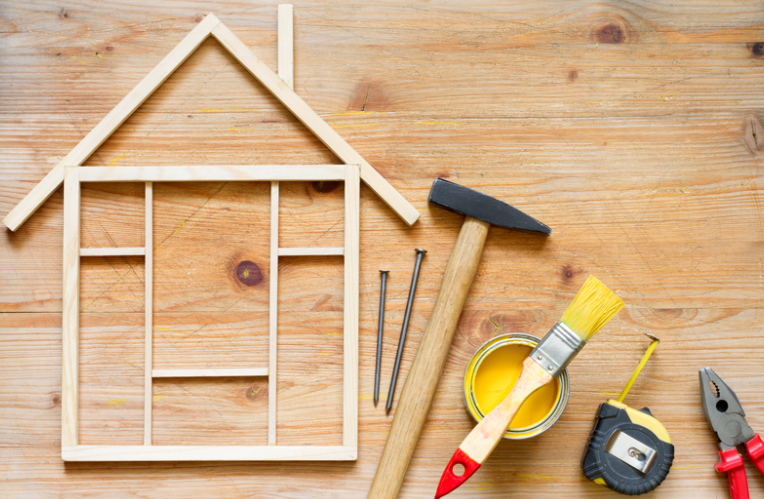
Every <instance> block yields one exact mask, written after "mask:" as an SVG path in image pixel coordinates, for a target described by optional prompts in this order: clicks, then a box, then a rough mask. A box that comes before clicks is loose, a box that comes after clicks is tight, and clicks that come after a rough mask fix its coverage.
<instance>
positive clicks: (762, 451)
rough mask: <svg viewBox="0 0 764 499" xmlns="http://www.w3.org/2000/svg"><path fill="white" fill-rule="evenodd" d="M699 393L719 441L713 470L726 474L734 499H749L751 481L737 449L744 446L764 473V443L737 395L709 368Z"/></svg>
mask: <svg viewBox="0 0 764 499" xmlns="http://www.w3.org/2000/svg"><path fill="white" fill-rule="evenodd" d="M700 394H701V398H702V399H703V412H705V413H706V419H707V420H708V424H710V425H711V428H713V430H714V431H715V432H716V436H717V437H718V438H719V457H720V460H719V462H718V463H716V465H715V466H714V467H715V468H716V471H718V472H719V473H727V477H728V478H729V481H730V497H731V498H732V499H748V481H747V479H746V477H745V467H744V466H743V457H742V456H741V455H740V454H738V452H737V446H738V445H743V444H745V448H746V451H747V453H748V458H749V459H750V460H751V462H753V464H754V465H756V468H758V469H759V471H760V472H762V473H764V443H762V441H761V437H759V435H758V434H756V433H754V432H753V430H752V429H751V427H750V426H748V423H747V422H746V420H745V411H743V407H742V406H741V405H740V402H738V400H737V396H736V395H735V392H733V391H732V390H731V389H730V387H729V386H727V384H726V383H725V382H724V381H722V379H721V378H720V377H719V376H717V375H716V373H715V372H714V371H713V370H712V369H711V368H710V367H704V368H703V369H701V370H700Z"/></svg>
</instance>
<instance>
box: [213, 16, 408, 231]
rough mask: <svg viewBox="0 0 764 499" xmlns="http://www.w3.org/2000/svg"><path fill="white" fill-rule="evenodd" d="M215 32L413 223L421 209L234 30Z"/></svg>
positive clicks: (317, 134)
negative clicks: (417, 208) (377, 169)
mask: <svg viewBox="0 0 764 499" xmlns="http://www.w3.org/2000/svg"><path fill="white" fill-rule="evenodd" d="M212 35H213V36H214V37H215V38H216V39H217V41H219V42H220V44H221V45H223V46H224V47H225V48H226V49H227V50H228V51H229V52H230V53H231V55H232V56H234V57H235V58H236V60H238V61H239V62H240V63H241V64H242V65H243V66H244V67H245V68H246V69H247V70H248V71H249V72H250V73H251V74H252V76H254V77H255V78H257V80H258V81H259V82H260V83H262V84H263V86H264V87H265V88H267V89H268V90H269V91H270V92H271V93H272V94H273V95H274V97H276V98H277V99H278V100H279V101H281V103H282V104H284V106H286V108H287V109H289V110H290V111H291V112H292V114H294V116H295V117H296V118H297V119H298V120H300V121H301V122H302V123H303V124H304V125H305V126H306V127H308V129H310V130H311V131H312V132H313V133H314V134H315V135H316V136H317V137H318V138H319V139H320V140H321V142H323V143H324V144H325V145H326V147H328V148H329V149H331V150H332V152H333V153H334V154H336V155H337V157H339V158H340V159H341V160H342V161H344V162H345V163H347V164H355V165H361V178H362V179H363V181H364V182H365V183H366V185H368V186H369V187H371V189H372V190H373V191H374V192H376V193H377V195H378V196H379V197H380V198H382V200H383V201H384V202H385V203H387V205H388V206H389V207H390V208H391V209H392V210H393V211H394V212H395V213H397V214H398V216H400V217H401V218H402V219H403V220H404V221H405V222H406V223H407V224H409V225H413V224H414V223H415V222H416V221H417V219H418V218H419V212H418V211H417V210H416V208H414V206H412V205H411V203H409V202H408V201H406V199H405V198H404V197H403V196H401V194H400V193H399V192H398V191H396V190H395V188H393V186H392V185H390V184H389V183H388V182H387V180H385V179H384V178H383V177H382V176H381V175H380V174H379V173H378V172H377V171H376V170H375V169H374V168H373V167H372V166H371V165H370V164H368V163H367V162H366V160H364V159H363V158H362V157H361V155H360V154H358V153H357V152H356V151H355V149H353V148H352V147H350V145H349V144H348V143H347V142H345V139H343V138H342V137H340V136H339V134H338V133H337V132H335V131H334V129H333V128H332V127H330V126H329V125H328V124H327V123H326V122H325V121H324V120H322V119H321V118H320V117H319V116H318V115H317V114H316V113H315V111H313V110H312V109H311V108H310V106H308V105H307V104H306V103H305V101H303V100H302V99H301V98H300V97H298V96H297V94H295V93H294V92H293V91H292V90H291V89H290V88H289V87H288V86H287V85H286V83H284V82H283V81H282V80H281V79H280V78H279V77H278V76H276V75H275V74H274V73H273V71H271V70H270V69H269V68H268V66H266V65H265V64H263V62H262V61H261V60H260V59H258V58H257V57H256V56H255V54H253V53H252V52H251V51H250V50H249V48H247V46H246V45H244V44H243V43H242V42H241V40H239V39H238V38H237V37H236V35H234V34H233V33H232V32H231V30H229V29H228V28H227V27H226V26H225V25H223V24H222V23H221V24H220V25H218V26H217V27H216V28H215V29H213V30H212Z"/></svg>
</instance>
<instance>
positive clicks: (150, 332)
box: [143, 182, 154, 445]
mask: <svg viewBox="0 0 764 499" xmlns="http://www.w3.org/2000/svg"><path fill="white" fill-rule="evenodd" d="M145 198H146V210H145V214H146V216H145V218H144V222H143V223H144V230H145V236H144V237H145V242H144V244H145V254H146V258H145V260H144V261H145V269H146V270H145V272H146V273H145V276H146V277H145V282H146V293H145V295H146V305H145V307H146V310H145V315H146V320H145V322H144V335H145V359H144V362H145V375H144V388H143V397H144V403H143V444H144V445H151V406H152V397H153V395H152V379H151V378H152V368H153V365H154V356H153V351H154V350H153V349H154V184H153V183H152V182H146V194H145Z"/></svg>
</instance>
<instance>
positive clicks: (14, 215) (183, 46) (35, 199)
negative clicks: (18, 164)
mask: <svg viewBox="0 0 764 499" xmlns="http://www.w3.org/2000/svg"><path fill="white" fill-rule="evenodd" d="M218 24H220V21H219V20H218V19H217V18H216V17H215V16H213V15H212V14H209V15H208V16H207V17H205V18H204V20H203V21H202V22H200V23H199V24H198V25H197V26H196V27H195V28H194V29H193V30H191V32H190V33H189V34H188V35H186V37H185V38H184V39H183V40H182V41H181V42H180V43H179V44H178V45H177V46H176V47H175V48H174V49H172V51H171V52H170V53H169V54H167V56H166V57H165V58H164V59H162V62H160V63H159V64H158V65H157V66H156V67H155V68H154V69H152V70H151V72H150V73H149V74H148V75H146V77H145V78H143V80H141V82H140V83H138V85H136V86H135V88H133V89H132V90H131V91H130V93H128V94H127V95H126V96H125V98H124V99H122V101H121V102H120V103H119V104H117V106H116V107H115V108H114V109H112V110H111V111H110V112H109V114H107V115H106V117H105V118H104V119H103V120H101V122H100V123H99V124H98V125H97V126H96V127H95V128H93V129H92V130H91V131H90V132H89V133H88V134H87V135H86V136H85V138H84V139H82V140H81V141H80V143H79V144H77V147H75V148H74V149H72V151H71V152H70V153H69V154H67V155H66V157H64V159H62V160H61V161H60V162H59V163H58V165H56V167H55V168H53V170H51V171H50V173H48V174H47V175H46V176H45V178H44V179H43V180H42V181H40V183H39V184H37V185H36V186H35V187H34V188H33V189H32V191H31V192H30V193H29V194H27V195H26V197H25V198H24V199H23V200H22V201H21V202H20V203H19V204H17V205H16V206H15V207H14V208H13V210H11V212H10V213H8V215H6V217H5V218H4V219H3V223H4V224H5V225H6V226H7V227H8V228H9V229H11V230H16V229H18V228H19V227H20V226H21V224H23V223H24V222H25V221H26V219H27V218H29V217H30V216H31V215H32V213H34V212H35V211H36V210H37V208H39V207H40V205H41V204H43V203H44V202H45V201H46V200H47V199H48V198H49V197H50V195H51V194H53V192H54V191H55V190H56V189H58V186H59V185H61V182H62V181H63V180H64V167H65V166H78V165H81V164H82V163H83V162H84V161H85V160H86V159H88V158H89V157H90V155H91V154H93V152H95V150H96V149H98V147H99V146H100V145H101V144H103V142H104V141H105V140H106V139H107V138H109V136H110V135H111V134H112V133H113V132H114V130H116V129H117V128H119V127H120V126H121V125H122V123H124V122H125V120H126V119H127V118H128V117H130V115H131V114H133V112H135V110H136V109H138V107H139V106H140V105H141V104H143V103H144V101H145V100H146V99H148V98H149V96H150V95H151V94H152V93H154V91H155V90H156V89H157V88H159V86H161V85H162V83H164V81H165V80H166V79H167V78H168V77H169V76H170V75H171V74H172V73H173V71H175V70H176V69H178V66H180V65H181V64H183V61H185V60H186V59H188V56H190V55H191V54H192V53H193V52H194V50H196V48H197V47H198V46H199V45H200V44H201V43H202V42H203V41H204V40H206V39H207V37H208V36H210V33H211V31H212V29H214V28H215V26H217V25H218Z"/></svg>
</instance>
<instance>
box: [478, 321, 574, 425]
mask: <svg viewBox="0 0 764 499" xmlns="http://www.w3.org/2000/svg"><path fill="white" fill-rule="evenodd" d="M540 341H541V340H540V339H539V338H537V337H535V336H531V335H530V334H523V333H510V334H504V335H501V336H497V337H495V338H493V339H491V340H490V341H488V342H486V343H485V344H484V345H483V346H482V347H480V348H479V349H478V351H477V352H475V355H473V356H472V359H471V360H470V362H469V364H467V370H466V371H465V373H464V401H465V404H466V405H467V411H468V412H469V413H470V414H471V415H472V417H473V418H474V419H475V421H476V422H480V420H482V419H483V417H485V415H486V414H488V413H489V412H490V411H491V409H493V408H494V407H495V406H496V405H497V404H498V403H499V402H501V401H502V400H504V399H505V398H506V396H507V395H509V392H510V391H511V390H512V387H513V386H515V383H516V382H517V378H518V377H519V376H520V371H521V370H522V364H523V361H524V360H525V359H526V358H527V357H528V355H529V354H530V353H531V351H533V349H534V348H536V345H538V344H539V342H540ZM569 394H570V381H569V379H568V370H567V369H563V370H562V372H561V373H560V376H559V377H558V378H557V379H555V380H553V381H552V382H551V383H548V384H546V385H544V386H542V387H541V388H539V389H538V390H536V391H535V392H534V393H533V394H531V396H530V397H528V399H527V400H526V401H525V403H523V405H522V406H521V407H520V410H519V411H518V413H517V414H516V415H515V417H514V419H513V420H512V422H511V423H510V425H509V428H508V429H507V431H506V432H505V433H504V438H508V439H511V440H523V439H526V438H531V437H535V436H536V435H539V434H540V433H543V432H545V431H546V430H548V429H549V428H550V427H551V426H552V425H553V424H554V423H555V422H556V421H557V420H558V419H559V418H560V416H562V412H563V411H564V410H565V406H566V405H567V403H568V395H569Z"/></svg>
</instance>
